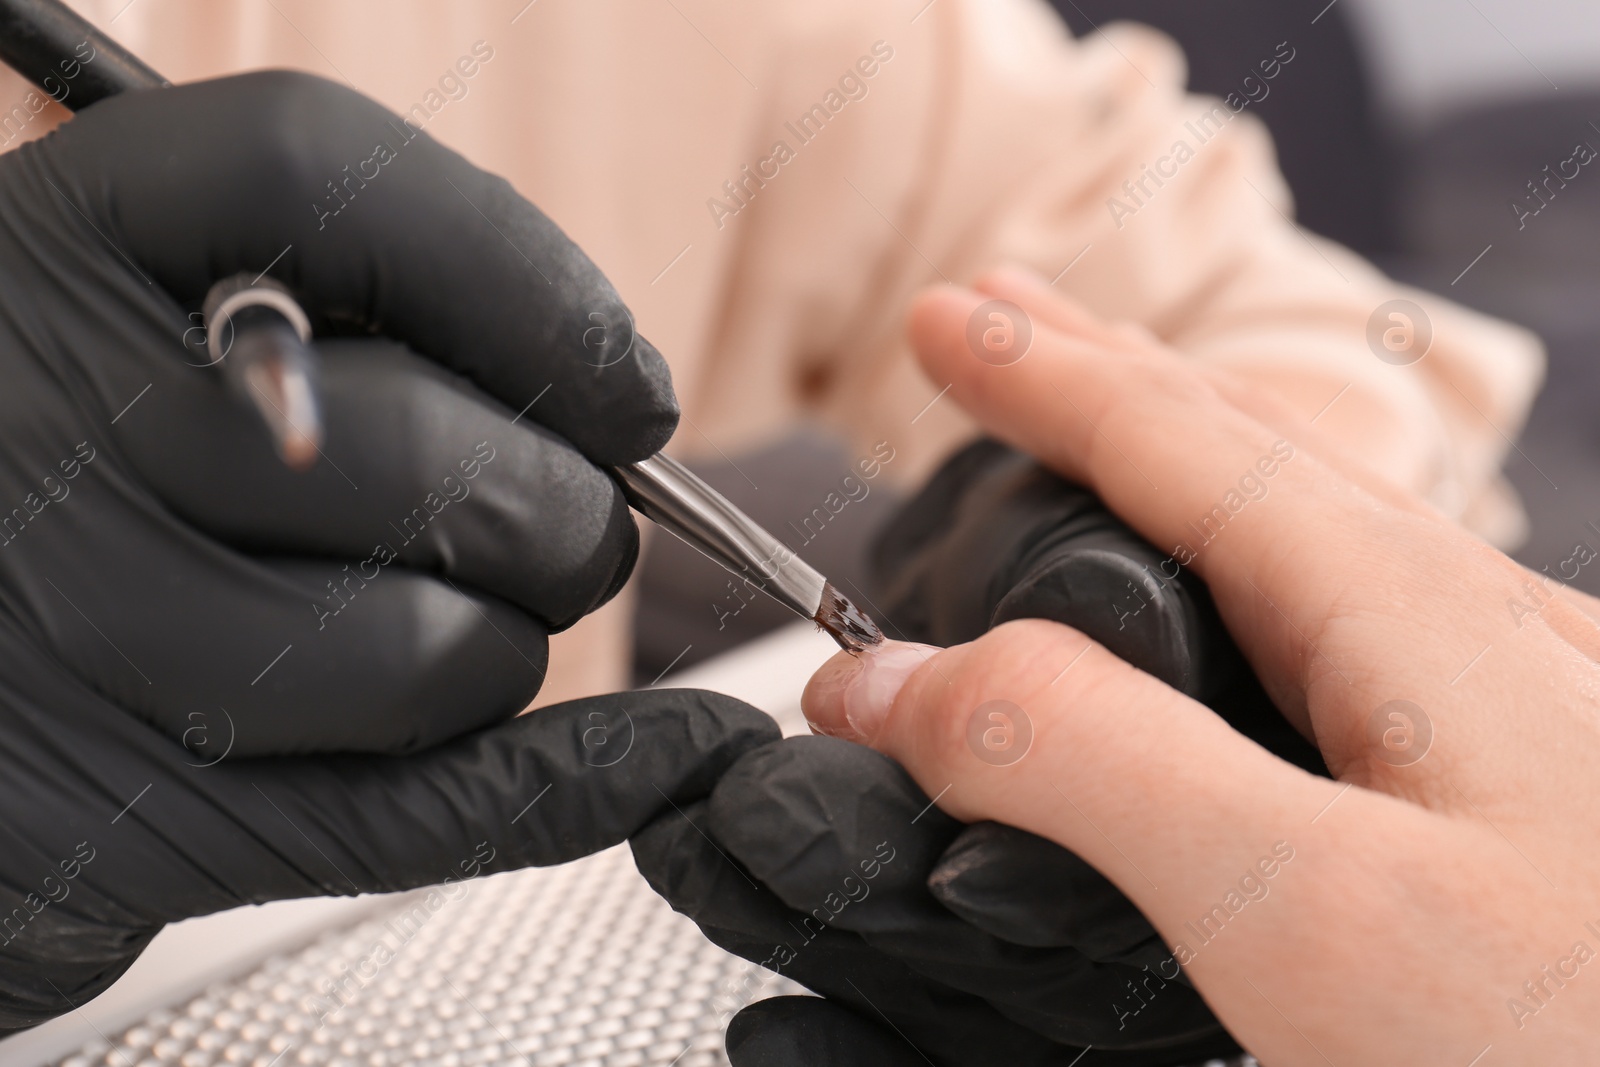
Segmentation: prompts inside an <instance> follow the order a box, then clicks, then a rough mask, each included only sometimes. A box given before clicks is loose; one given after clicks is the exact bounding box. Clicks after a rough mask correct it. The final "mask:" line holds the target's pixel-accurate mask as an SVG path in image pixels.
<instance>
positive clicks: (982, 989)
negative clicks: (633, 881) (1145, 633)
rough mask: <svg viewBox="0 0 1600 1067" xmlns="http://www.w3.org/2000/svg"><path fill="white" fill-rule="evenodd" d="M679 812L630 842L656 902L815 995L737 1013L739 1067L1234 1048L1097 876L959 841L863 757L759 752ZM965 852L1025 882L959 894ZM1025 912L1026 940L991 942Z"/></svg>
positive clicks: (1061, 1058) (823, 745) (797, 748)
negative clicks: (980, 916)
mask: <svg viewBox="0 0 1600 1067" xmlns="http://www.w3.org/2000/svg"><path fill="white" fill-rule="evenodd" d="M686 813H687V815H688V819H687V820H686V819H685V818H683V817H682V816H681V815H680V814H678V813H676V812H673V813H671V814H668V815H664V816H662V817H661V818H660V819H658V820H657V821H656V822H655V823H653V824H652V825H650V826H649V827H647V828H646V829H645V830H644V831H643V832H641V833H640V834H638V835H636V836H635V837H634V838H633V841H632V845H633V851H634V859H635V862H636V863H637V865H638V867H639V870H640V871H641V872H642V873H643V874H644V876H645V878H646V879H647V880H648V881H649V882H650V884H651V886H652V888H654V889H655V890H656V891H657V892H658V893H660V894H661V895H662V896H664V897H666V898H667V899H668V900H669V901H671V902H672V906H673V907H674V908H675V909H676V910H678V911H680V912H682V913H684V914H685V915H688V916H689V917H690V918H692V919H694V920H695V922H696V923H698V924H699V925H700V928H701V929H702V930H703V931H704V932H705V934H706V936H707V937H708V938H710V939H711V940H712V941H713V942H715V943H716V944H718V945H721V946H722V947H723V948H725V949H727V950H728V951H730V952H734V953H737V954H738V955H741V956H743V957H745V958H746V959H749V960H752V961H754V962H757V963H760V964H762V965H764V966H766V967H768V968H770V969H772V970H776V971H779V972H780V973H782V974H785V975H787V976H788V977H790V978H793V979H795V980H796V981H798V982H800V983H801V984H803V985H805V986H806V987H807V988H809V989H811V990H813V991H815V992H817V993H820V994H822V995H823V996H824V997H826V998H827V999H826V1000H819V999H817V998H812V997H795V998H788V999H779V1000H774V1001H765V1002H760V1003H758V1004H756V1005H754V1006H752V1007H750V1008H747V1009H745V1011H744V1012H742V1013H741V1014H739V1015H738V1016H736V1017H735V1018H734V1020H733V1022H732V1024H731V1025H730V1026H729V1029H728V1038H727V1044H728V1054H729V1057H730V1059H731V1060H732V1061H733V1064H734V1067H800V1065H801V1064H806V1065H810V1067H817V1065H827V1067H846V1065H856V1064H860V1065H862V1067H866V1065H868V1064H893V1065H898V1064H902V1063H904V1064H906V1065H908V1067H909V1065H912V1064H926V1063H929V1062H932V1063H935V1064H939V1065H941V1067H943V1065H951V1067H975V1065H980V1064H999V1063H1004V1064H1016V1065H1018V1067H1045V1065H1050V1067H1067V1065H1068V1064H1072V1063H1079V1064H1084V1065H1091V1064H1099V1065H1112V1064H1115V1065H1126V1067H1135V1065H1138V1067H1145V1065H1149V1067H1159V1065H1171V1064H1182V1063H1187V1062H1190V1061H1199V1060H1204V1059H1206V1058H1208V1057H1211V1056H1218V1055H1225V1054H1228V1053H1231V1052H1234V1051H1237V1049H1238V1046H1237V1045H1236V1044H1235V1043H1234V1042H1233V1040H1232V1039H1231V1038H1229V1037H1228V1035H1227V1034H1226V1033H1224V1032H1223V1031H1222V1030H1221V1028H1220V1027H1219V1026H1218V1025H1217V1023H1216V1020H1215V1019H1214V1018H1213V1017H1212V1015H1211V1013H1210V1011H1209V1010H1208V1009H1207V1008H1206V1006H1205V1003H1204V1002H1203V1001H1202V1000H1201V999H1200V997H1199V995H1198V994H1197V993H1196V992H1195V991H1194V990H1193V988H1191V987H1190V986H1189V985H1188V983H1187V982H1186V981H1185V980H1184V978H1183V977H1182V975H1181V973H1180V971H1179V968H1178V967H1177V965H1176V964H1175V963H1173V962H1172V961H1171V957H1170V954H1169V953H1168V952H1167V951H1166V948H1165V946H1164V945H1163V944H1162V942H1161V939H1160V937H1159V935H1157V934H1156V933H1155V931H1154V930H1153V929H1151V927H1150V925H1149V924H1148V923H1147V922H1146V921H1145V920H1144V918H1143V916H1141V915H1140V914H1139V912H1138V911H1137V910H1136V909H1135V908H1134V907H1133V905H1132V904H1131V903H1129V902H1128V901H1127V900H1126V899H1125V898H1123V897H1122V895H1121V894H1120V893H1117V892H1116V890H1115V889H1114V888H1113V887H1112V886H1111V885H1110V883H1109V882H1106V881H1105V880H1104V879H1103V878H1102V877H1101V876H1100V875H1099V874H1097V873H1096V872H1095V871H1094V870H1093V869H1092V868H1089V867H1088V866H1087V865H1086V864H1084V863H1083V862H1082V861H1081V860H1078V859H1077V858H1076V857H1074V856H1073V855H1072V854H1071V853H1069V852H1067V851H1065V850H1064V849H1061V848H1059V847H1057V846H1055V845H1053V844H1051V843H1049V842H1046V841H1043V840H1042V839H1039V838H1035V837H1033V836H1032V835H1028V834H1024V833H1022V832H1021V831H1017V830H1013V829H1010V828H1008V827H997V826H995V824H992V823H991V824H984V826H983V827H982V828H981V829H980V828H979V827H971V828H968V829H966V830H965V831H964V830H963V828H962V826H961V824H960V823H958V822H956V821H955V820H953V819H951V818H950V817H949V816H947V815H945V814H944V813H942V812H941V811H939V810H938V809H937V808H935V807H933V804H932V801H931V800H930V799H929V798H928V797H927V796H926V795H925V794H924V793H923V792H922V790H921V789H919V788H918V787H917V786H916V784H915V783H914V782H913V781H912V780H911V778H910V776H909V775H907V774H906V773H905V771H903V770H902V769H901V768H900V767H899V766H898V765H897V764H895V763H894V762H893V761H892V760H889V759H887V758H886V757H884V756H881V755H879V754H878V753H876V752H873V751H872V750H870V749H867V748H864V747H862V746H859V745H855V744H852V743H850V742H847V741H841V740H838V739H835V738H829V737H797V738H790V739H788V740H785V741H780V742H778V743H776V744H772V745H768V746H766V747H763V748H760V749H757V750H755V751H753V752H750V753H748V754H747V755H745V756H744V757H743V758H741V759H740V760H739V761H738V762H737V763H735V764H734V765H733V767H732V769H730V770H729V772H728V773H727V774H726V775H725V776H724V777H723V778H722V780H721V781H720V782H718V783H717V785H716V788H715V789H713V790H712V792H711V796H710V799H709V800H708V801H705V802H701V803H699V804H696V805H694V806H691V807H689V808H687V809H686ZM691 821H692V825H691ZM974 850H977V851H978V852H979V853H980V854H982V857H983V858H984V859H985V860H993V859H995V858H997V857H998V858H999V859H1000V860H1001V861H1002V862H1012V863H1014V864H1015V863H1016V862H1017V861H1024V862H1027V864H1028V866H1027V868H1026V869H1025V870H1018V869H1016V867H1015V866H1013V867H1012V868H1011V869H1009V870H1007V871H1005V872H1004V874H1005V875H1006V876H1007V877H1016V876H1021V875H1025V881H1026V882H1027V883H1031V884H1029V885H1028V886H1027V887H1026V888H1025V889H1023V890H1022V891H1021V893H1020V894H1019V893H1017V892H1015V891H1013V887H1012V886H1010V885H1005V886H1003V887H1001V891H1000V892H999V893H995V892H994V887H991V886H989V885H987V884H982V883H979V884H977V885H973V884H972V882H971V881H970V879H969V878H968V875H967V871H966V870H965V869H964V868H963V867H962V862H963V859H964V858H967V857H969V856H970V855H971V854H972V852H973V851H974ZM981 871H982V873H984V874H993V873H995V872H994V870H993V867H992V864H989V863H985V864H984V865H983V866H982V868H981ZM950 883H953V887H952V888H954V889H955V891H956V893H957V894H964V896H965V898H966V900H967V902H969V903H976V904H977V905H978V908H979V910H980V913H981V911H982V908H983V906H984V905H985V904H987V903H990V902H991V901H996V902H997V903H998V905H999V907H998V908H997V910H998V912H999V921H998V922H997V923H995V924H993V925H994V926H995V931H991V930H989V929H985V924H983V923H974V922H971V921H969V920H968V919H967V918H965V917H963V916H962V915H960V914H958V913H957V912H956V911H954V910H952V909H950V908H949V907H947V906H946V905H945V904H944V903H942V899H943V898H944V896H945V895H946V894H945V889H946V888H947V885H949V884H950ZM930 884H932V885H934V886H936V887H937V888H936V890H935V893H934V894H930V892H929V886H930ZM1019 912H1021V913H1022V914H1021V915H1020V916H1019V914H1018V913H1019ZM1019 917H1020V918H1022V919H1025V920H1028V922H1027V930H1028V933H1029V940H1028V941H1027V942H1026V943H1018V942H1016V941H1014V940H1007V939H1006V938H1005V937H1004V936H1003V935H1004V933H1005V932H1006V931H1005V925H1006V923H1007V922H1008V921H1011V922H1015V921H1016V920H1017V919H1018V918H1019ZM996 931H998V932H999V934H1000V935H1001V936H997V934H996ZM841 1007H842V1008H848V1009H849V1011H848V1012H845V1011H841V1010H840V1008H841ZM851 1013H854V1017H853V1018H852V1016H851ZM1091 1045H1092V1046H1093V1049H1092V1051H1087V1052H1086V1048H1087V1047H1088V1046H1091ZM1080 1056H1081V1057H1082V1058H1081V1059H1080V1058H1079V1057H1080Z"/></svg>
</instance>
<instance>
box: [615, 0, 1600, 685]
mask: <svg viewBox="0 0 1600 1067" xmlns="http://www.w3.org/2000/svg"><path fill="white" fill-rule="evenodd" d="M1051 2H1052V4H1053V6H1054V7H1055V8H1056V10H1057V12H1058V13H1059V14H1060V15H1061V17H1062V18H1063V19H1064V20H1065V21H1066V23H1067V24H1068V25H1069V26H1070V27H1071V28H1072V31H1073V32H1074V33H1075V34H1077V35H1079V36H1082V35H1085V34H1090V33H1094V32H1096V29H1097V27H1099V26H1102V25H1105V24H1106V23H1108V22H1113V21H1116V20H1118V19H1130V20H1133V21H1137V22H1143V23H1147V24H1149V25H1151V26H1154V27H1156V28H1158V29H1160V30H1162V31H1163V32H1165V33H1167V34H1168V35H1170V36H1171V37H1173V38H1174V39H1176V40H1177V41H1178V43H1179V44H1180V45H1182V47H1183V49H1184V51H1185V53H1186V54H1187V56H1188V60H1189V87H1190V89H1191V90H1192V91H1195V92H1203V93H1214V94H1216V95H1224V94H1226V93H1227V92H1229V91H1231V90H1234V89H1235V88H1236V87H1237V86H1238V84H1239V80H1240V79H1241V78H1242V77H1243V76H1244V75H1245V74H1247V73H1249V72H1250V71H1251V70H1252V69H1253V67H1254V64H1255V62H1256V60H1257V58H1259V57H1260V56H1262V55H1268V54H1271V52H1272V50H1273V48H1274V47H1275V46H1276V45H1277V43H1278V42H1280V41H1284V40H1288V41H1289V42H1290V43H1291V44H1292V46H1293V47H1294V48H1295V49H1296V58H1295V72H1296V73H1295V77H1294V78H1292V79H1290V78H1286V79H1283V80H1281V81H1278V82H1275V83H1274V84H1273V88H1272V91H1271V93H1270V95H1269V96H1268V97H1267V98H1266V99H1265V100H1263V101H1262V102H1261V103H1259V104H1255V105H1252V108H1251V110H1252V112H1253V113H1255V114H1256V115H1258V116H1259V117H1260V118H1261V119H1263V120H1264V121H1265V122H1266V124H1267V125H1268V127H1269V128H1270V129H1271V130H1272V134H1273V137H1274V139H1275V140H1276V142H1277V146H1278V153H1279V161H1280V165H1281V166H1282V168H1283V171H1284V174H1285V175H1286V176H1287V178H1288V180H1289V184H1290V186H1291V187H1292V188H1293V190H1294V195H1295V200H1296V203H1297V208H1298V218H1299V221H1300V223H1301V225H1303V226H1305V227H1306V228H1308V229H1310V230H1314V231H1316V232H1317V233H1320V234H1322V235H1324V236H1326V237H1330V238H1333V239H1334V240H1337V241H1340V242H1342V243H1344V244H1346V245H1348V246H1349V247H1351V248H1353V249H1355V250H1356V251H1357V252H1360V253H1362V254H1363V255H1366V256H1368V257H1369V258H1371V259H1373V260H1374V261H1376V262H1377V264H1378V265H1379V266H1380V267H1382V268H1383V269H1385V270H1386V271H1388V272H1389V273H1390V274H1392V275H1394V276H1396V277H1397V278H1400V279H1401V280H1404V281H1407V282H1410V283H1412V284H1415V285H1419V286H1421V287H1423V288H1426V289H1430V290H1433V291H1435V292H1438V293H1442V294H1445V295H1447V296H1449V297H1450V298H1451V299H1454V300H1456V301H1459V302H1461V303H1463V304H1467V305H1469V306H1472V307H1476V308H1479V309H1481V310H1483V311H1486V312H1489V313H1491V314H1494V315H1498V316H1501V317H1503V318H1506V319H1510V320H1512V321H1514V322H1518V323H1521V324H1522V325H1524V326H1527V327H1529V328H1531V329H1533V330H1534V331H1536V332H1537V333H1539V334H1540V336H1542V337H1543V338H1544V341H1545V344H1546V346H1547V348H1548V352H1549V372H1548V378H1547V381H1546V384H1545V388H1544V392H1543V393H1542V394H1541V396H1540V398H1539V401H1538V403H1537V404H1536V405H1535V407H1534V410H1533V413H1532V416H1531V418H1530V419H1529V423H1528V426H1527V429H1526V430H1525V432H1524V433H1523V435H1522V437H1521V438H1520V439H1519V440H1518V441H1517V442H1515V447H1514V448H1513V449H1512V450H1511V451H1510V454H1509V458H1508V460H1507V462H1506V473H1507V475H1508V476H1509V477H1510V479H1511V482H1512V484H1514V485H1515V486H1516V488H1517V490H1518V492H1519V493H1520V494H1521V495H1522V499H1523V502H1524V505H1525V506H1526V508H1527V510H1528V514H1529V517H1530V520H1531V530H1530V533H1529V536H1528V538H1527V539H1526V541H1525V542H1524V543H1523V545H1522V546H1521V547H1520V548H1519V549H1518V550H1517V551H1516V552H1515V553H1514V554H1515V555H1516V556H1517V558H1518V559H1519V560H1520V561H1521V562H1523V563H1525V564H1527V565H1528V566H1530V567H1532V568H1533V569H1534V570H1536V571H1537V570H1541V569H1543V568H1545V567H1549V568H1550V569H1551V571H1552V573H1554V572H1555V571H1556V569H1557V567H1558V566H1559V564H1560V563H1561V562H1562V561H1563V560H1566V559H1567V558H1568V557H1569V556H1571V555H1572V551H1573V547H1574V546H1575V545H1576V544H1578V543H1579V542H1580V541H1588V543H1589V544H1590V545H1591V546H1593V547H1594V548H1596V549H1600V421H1597V419H1596V418H1595V413H1596V412H1597V411H1600V359H1597V355H1600V160H1596V162H1595V164H1593V165H1590V166H1587V167H1584V168H1582V170H1581V172H1580V174H1579V176H1578V177H1577V178H1575V179H1572V180H1570V181H1568V182H1567V183H1566V186H1565V188H1561V189H1559V191H1558V193H1557V195H1556V196H1555V197H1554V198H1553V199H1551V201H1550V203H1549V204H1548V205H1547V206H1546V207H1544V208H1543V209H1542V210H1541V211H1540V212H1539V214H1538V215H1537V216H1535V217H1531V218H1525V219H1523V220H1522V223H1523V224H1522V225H1521V227H1520V228H1519V220H1518V217H1517V215H1516V213H1515V212H1513V210H1512V209H1511V206H1510V205H1511V201H1512V200H1513V198H1515V197H1517V196H1518V195H1519V194H1521V195H1522V196H1523V197H1526V196H1527V195H1528V194H1527V183H1528V182H1530V181H1532V180H1533V179H1535V178H1540V179H1542V178H1543V177H1544V175H1543V171H1544V168H1545V167H1546V166H1547V165H1548V166H1550V167H1552V168H1554V167H1555V166H1556V165H1558V164H1561V163H1562V162H1563V161H1565V160H1567V159H1569V158H1571V157H1572V156H1573V149H1574V146H1576V145H1577V144H1579V143H1580V142H1586V143H1587V144H1589V145H1591V146H1593V148H1594V149H1596V150H1600V13H1597V10H1596V8H1595V5H1594V0H1333V2H1332V3H1329V2H1328V0H1051ZM1311 20H1314V21H1311ZM1308 23H1309V29H1308ZM1569 170H1570V168H1569ZM732 462H733V463H736V464H737V465H738V467H739V468H740V469H741V470H742V471H743V472H744V473H740V472H739V471H736V470H735V469H734V467H733V466H732V465H730V464H729V463H726V462H719V463H715V464H702V465H699V466H698V468H697V469H698V470H699V471H700V473H701V474H702V475H704V476H705V477H706V478H707V479H708V480H709V481H711V482H712V484H714V485H715V486H716V487H717V488H718V489H720V490H722V491H723V492H724V493H726V494H727V495H728V496H729V497H730V498H732V499H733V500H734V501H735V502H737V503H738V504H740V505H741V506H742V507H744V508H745V509H746V510H747V511H749V512H750V514H752V515H753V516H754V517H755V518H756V519H757V520H758V521H760V522H762V523H763V524H764V525H766V526H767V527H768V528H769V529H771V530H773V531H774V532H777V533H778V534H779V536H784V535H785V531H787V530H788V529H789V526H788V524H789V523H791V522H798V521H799V520H800V519H801V517H802V515H803V514H804V512H805V510H806V507H805V505H802V504H801V503H800V502H801V501H805V502H811V501H815V500H818V499H821V498H822V497H823V496H824V495H825V494H826V493H827V492H828V491H829V490H830V489H832V488H833V487H834V486H836V485H837V484H838V481H839V479H840V478H841V477H842V476H843V475H844V474H845V473H846V470H847V466H848V463H849V459H848V457H847V455H846V453H845V452H844V450H843V449H842V448H841V447H840V446H839V445H838V444H836V443H835V442H833V441H832V440H830V439H829V438H828V437H827V436H825V435H824V434H822V433H821V432H815V431H813V432H803V433H800V434H797V435H795V436H794V437H793V438H791V439H789V440H785V441H783V442H780V443H777V444H774V445H772V446H769V447H767V448H764V449H762V450H760V451H759V452H757V453H755V454H752V455H742V456H734V457H732ZM746 474H747V475H749V478H748V480H747V478H746V477H745V475H746ZM752 482H753V483H756V484H760V485H762V486H764V487H766V488H765V489H763V490H762V491H760V492H756V491H753V490H752V489H751V483H752ZM892 503H893V501H892V500H891V499H890V496H889V491H888V490H887V489H884V488H881V487H874V488H873V489H872V492H871V495H869V496H868V497H867V498H866V499H865V500H864V501H861V502H860V504H859V505H852V506H851V507H850V508H847V509H845V510H844V511H843V512H841V513H840V514H839V516H838V518H837V519H836V520H835V521H834V522H832V523H830V524H829V525H828V527H827V529H826V530H825V532H824V534H823V535H822V536H819V537H818V538H817V539H816V540H815V541H813V542H811V543H810V544H808V545H807V546H806V554H807V557H808V558H809V559H810V560H811V561H812V562H813V563H815V564H816V565H817V566H818V567H819V568H820V569H821V570H822V571H823V572H824V573H826V574H828V575H830V576H831V577H833V578H834V579H835V580H839V579H844V580H846V581H850V582H854V583H856V584H857V585H863V586H864V587H866V588H868V589H870V583H868V582H867V579H866V574H865V569H866V568H865V564H864V558H865V557H864V552H865V546H866V543H867V541H868V539H869V538H870V536H871V533H872V531H873V529H874V528H875V526H876V525H877V524H878V523H879V522H881V521H882V520H883V518H884V517H885V515H886V514H887V513H888V512H889V511H890V510H891V509H892ZM1590 523H1594V526H1593V527H1591V526H1590V525H1589V524H1590ZM797 543H798V540H797ZM642 572H643V573H642V578H641V601H642V602H641V605H640V611H639V613H638V615H637V622H636V630H635V641H636V644H635V647H636V655H635V674H636V676H637V677H638V679H639V680H640V681H641V682H649V681H651V680H652V679H654V678H656V677H657V676H659V675H660V674H661V673H662V672H663V671H664V670H665V669H666V668H667V667H668V666H669V665H673V661H674V659H676V666H677V667H683V666H686V665H688V664H691V663H694V662H697V661H699V660H702V659H704V658H706V657H708V656H712V655H715V654H716V653H718V652H722V651H726V650H727V649H729V648H731V647H733V646H734V645H736V644H739V643H742V642H744V641H747V640H750V639H751V638H754V637H757V636H759V635H761V634H762V633H765V632H767V631H768V630H771V629H773V628H774V627H777V626H779V625H782V624H784V623H786V622H788V621H789V616H788V615H787V613H786V612H785V611H784V609H782V608H779V607H778V606H777V605H775V604H772V603H770V602H767V601H766V600H765V598H764V597H760V596H749V595H747V599H749V600H750V603H749V605H748V606H747V607H745V608H744V609H743V610H741V611H739V612H738V614H737V615H734V616H731V617H728V616H724V615H720V612H719V606H718V602H713V601H712V600H711V599H710V598H708V596H707V591H708V590H711V591H713V595H716V594H726V593H727V592H728V591H727V590H726V589H725V587H726V585H727V579H726V575H724V574H723V573H722V572H721V571H719V570H718V569H717V568H715V567H714V566H713V565H711V564H709V563H706V562H705V561H703V560H701V559H700V558H699V557H698V556H696V555H695V553H694V552H693V551H691V550H690V549H688V548H685V547H684V546H683V545H681V544H679V543H677V542H676V541H673V540H672V539H671V538H666V537H661V538H657V539H655V541H654V542H653V544H652V545H651V547H650V549H649V552H648V554H647V556H646V559H645V562H644V565H643V568H642ZM1572 584H1574V585H1577V586H1578V587H1579V588H1582V589H1584V590H1585V591H1587V592H1590V593H1596V594H1600V567H1588V568H1584V569H1583V570H1582V571H1581V572H1580V573H1579V575H1578V578H1577V579H1576V581H1574V582H1573V583H1572ZM846 588H848V587H846ZM736 602H737V601H735V600H733V599H731V598H729V599H725V600H723V601H722V603H736ZM721 610H725V609H721ZM685 644H688V645H689V646H690V647H689V649H688V651H687V652H686V651H684V646H685Z"/></svg>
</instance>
